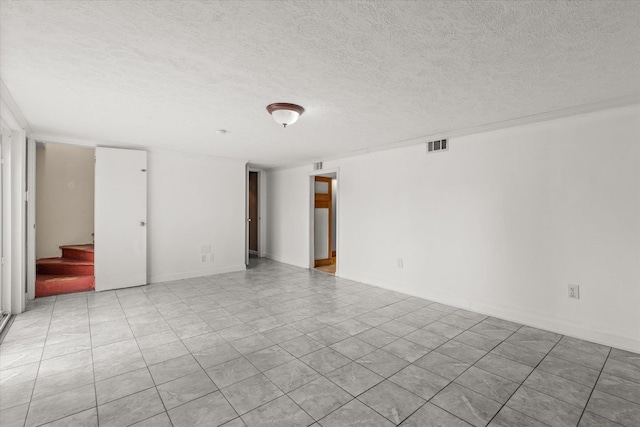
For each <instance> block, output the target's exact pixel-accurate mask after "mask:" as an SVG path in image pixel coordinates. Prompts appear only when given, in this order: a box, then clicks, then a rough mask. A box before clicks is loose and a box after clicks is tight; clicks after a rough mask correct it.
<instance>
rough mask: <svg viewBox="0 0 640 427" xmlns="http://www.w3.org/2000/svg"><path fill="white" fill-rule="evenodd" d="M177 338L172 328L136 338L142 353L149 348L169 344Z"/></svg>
mask: <svg viewBox="0 0 640 427" xmlns="http://www.w3.org/2000/svg"><path fill="white" fill-rule="evenodd" d="M178 340H180V338H178V336H177V335H176V334H175V332H173V331H172V330H167V331H162V332H158V333H156V334H151V335H145V336H143V337H138V338H136V341H137V342H138V347H140V350H142V353H143V354H144V351H145V350H147V349H149V348H153V347H158V346H161V345H166V344H170V343H172V342H176V341H178Z"/></svg>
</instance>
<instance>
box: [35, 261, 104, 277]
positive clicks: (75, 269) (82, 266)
mask: <svg viewBox="0 0 640 427" xmlns="http://www.w3.org/2000/svg"><path fill="white" fill-rule="evenodd" d="M36 273H37V274H50V275H51V274H54V275H62V276H93V261H84V260H79V259H72V258H42V259H39V260H37V261H36Z"/></svg>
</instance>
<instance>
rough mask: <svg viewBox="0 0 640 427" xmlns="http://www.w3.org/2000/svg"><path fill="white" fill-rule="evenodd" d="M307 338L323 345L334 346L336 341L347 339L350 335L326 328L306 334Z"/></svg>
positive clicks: (329, 327) (332, 328)
mask: <svg viewBox="0 0 640 427" xmlns="http://www.w3.org/2000/svg"><path fill="white" fill-rule="evenodd" d="M308 336H309V338H311V339H314V340H316V341H318V342H319V343H321V344H324V345H331V344H335V343H337V342H338V341H342V340H343V339H346V338H349V337H350V336H351V335H349V334H348V333H346V332H344V331H341V330H340V329H337V328H334V327H332V326H327V327H326V328H322V329H318V330H317V331H313V332H311V333H309V334H308Z"/></svg>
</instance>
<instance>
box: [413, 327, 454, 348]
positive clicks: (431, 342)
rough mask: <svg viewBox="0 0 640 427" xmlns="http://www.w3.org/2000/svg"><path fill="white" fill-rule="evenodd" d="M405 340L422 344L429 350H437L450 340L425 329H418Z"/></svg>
mask: <svg viewBox="0 0 640 427" xmlns="http://www.w3.org/2000/svg"><path fill="white" fill-rule="evenodd" d="M404 339H406V340H409V341H411V342H414V343H416V344H420V345H421V346H423V347H426V348H428V349H431V350H433V349H435V348H437V347H439V346H440V345H442V344H444V343H446V342H447V341H448V340H449V339H448V338H446V337H443V336H442V335H438V334H434V333H433V332H429V331H427V330H425V329H418V330H416V331H413V332H411V333H410V334H408V335H405V336H404Z"/></svg>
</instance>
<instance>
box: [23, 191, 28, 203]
mask: <svg viewBox="0 0 640 427" xmlns="http://www.w3.org/2000/svg"><path fill="white" fill-rule="evenodd" d="M24 201H25V202H28V201H29V192H28V191H25V192H24Z"/></svg>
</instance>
